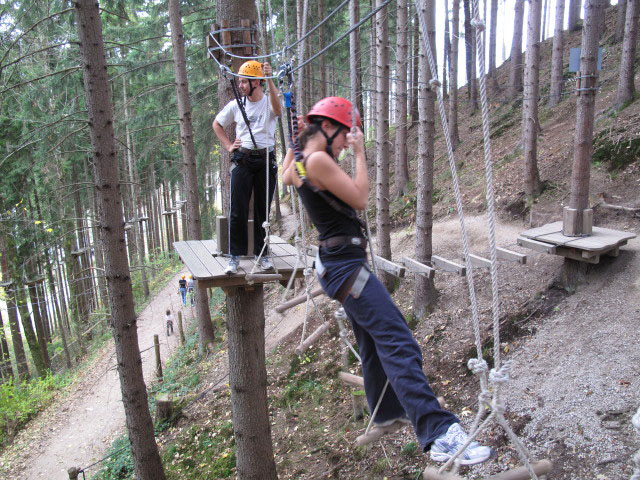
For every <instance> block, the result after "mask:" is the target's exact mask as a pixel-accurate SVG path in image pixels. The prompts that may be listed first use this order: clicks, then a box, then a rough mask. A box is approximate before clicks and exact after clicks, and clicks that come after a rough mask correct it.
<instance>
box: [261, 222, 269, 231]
mask: <svg viewBox="0 0 640 480" xmlns="http://www.w3.org/2000/svg"><path fill="white" fill-rule="evenodd" d="M270 226H271V224H270V223H269V222H262V228H264V229H265V230H266V229H267V228H269V227H270Z"/></svg>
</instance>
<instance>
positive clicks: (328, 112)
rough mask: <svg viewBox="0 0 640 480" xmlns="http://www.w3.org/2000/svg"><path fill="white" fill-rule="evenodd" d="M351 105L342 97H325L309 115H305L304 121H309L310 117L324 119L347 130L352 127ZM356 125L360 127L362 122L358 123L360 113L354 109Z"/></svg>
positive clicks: (312, 108)
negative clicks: (328, 119) (332, 121)
mask: <svg viewBox="0 0 640 480" xmlns="http://www.w3.org/2000/svg"><path fill="white" fill-rule="evenodd" d="M352 108H353V105H352V104H351V102H350V101H349V100H347V99H346V98H342V97H327V98H323V99H322V100H320V101H319V102H318V103H316V104H315V105H314V106H313V107H311V110H309V113H307V116H306V118H305V119H306V120H307V121H308V122H310V121H311V119H312V117H325V118H330V119H331V120H334V121H336V122H338V123H339V124H340V125H344V126H345V127H347V128H348V129H349V130H351V127H352V126H353V123H352V122H353V118H352V112H351V109H352ZM356 125H357V126H358V127H360V126H361V125H362V122H361V121H360V112H358V110H357V109H356Z"/></svg>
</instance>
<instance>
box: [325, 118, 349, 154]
mask: <svg viewBox="0 0 640 480" xmlns="http://www.w3.org/2000/svg"><path fill="white" fill-rule="evenodd" d="M327 124H328V125H326V126H325V128H324V131H325V133H326V134H327V135H328V136H329V138H331V137H332V136H333V135H334V134H335V133H336V130H338V128H340V127H336V126H335V125H333V124H331V123H330V122H327ZM347 133H349V132H348V130H347V129H346V128H344V127H342V128H340V132H339V133H338V134H337V135H336V136H335V138H334V139H333V142H331V151H332V152H333V156H334V157H335V158H338V156H339V155H340V153H341V152H342V151H343V150H345V149H347V148H349V144H348V143H347Z"/></svg>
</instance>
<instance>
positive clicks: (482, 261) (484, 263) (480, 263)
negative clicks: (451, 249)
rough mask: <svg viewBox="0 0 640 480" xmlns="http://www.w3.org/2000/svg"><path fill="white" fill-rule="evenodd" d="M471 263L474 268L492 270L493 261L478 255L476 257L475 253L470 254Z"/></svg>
mask: <svg viewBox="0 0 640 480" xmlns="http://www.w3.org/2000/svg"><path fill="white" fill-rule="evenodd" d="M469 261H470V262H471V265H473V266H474V267H481V268H491V260H487V259H486V258H483V257H479V256H478V255H474V254H473V253H470V254H469Z"/></svg>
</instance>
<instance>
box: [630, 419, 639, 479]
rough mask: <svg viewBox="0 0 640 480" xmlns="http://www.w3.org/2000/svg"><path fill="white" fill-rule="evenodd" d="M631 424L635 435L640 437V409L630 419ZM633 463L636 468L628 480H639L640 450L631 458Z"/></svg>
mask: <svg viewBox="0 0 640 480" xmlns="http://www.w3.org/2000/svg"><path fill="white" fill-rule="evenodd" d="M631 424H632V425H633V428H635V429H636V433H637V434H638V435H639V436H640V408H638V411H637V412H636V414H635V415H634V416H633V418H631ZM633 462H634V463H635V464H636V468H635V469H634V471H633V475H632V476H631V479H630V480H640V450H638V451H637V452H636V454H635V455H634V456H633Z"/></svg>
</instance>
